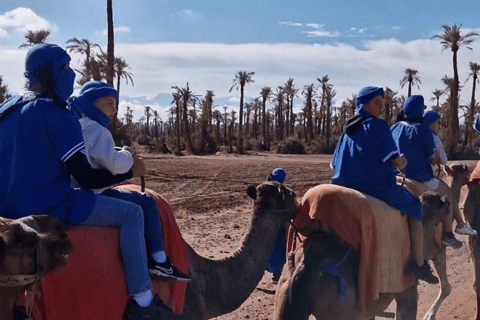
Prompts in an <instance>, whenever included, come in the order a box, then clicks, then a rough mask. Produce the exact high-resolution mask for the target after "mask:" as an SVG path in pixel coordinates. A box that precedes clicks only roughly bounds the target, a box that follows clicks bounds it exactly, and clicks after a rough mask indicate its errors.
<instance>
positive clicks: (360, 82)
mask: <svg viewBox="0 0 480 320" xmlns="http://www.w3.org/2000/svg"><path fill="white" fill-rule="evenodd" d="M113 4H114V23H115V28H116V33H115V41H116V51H115V54H116V55H117V56H122V57H124V58H125V59H126V60H127V62H128V63H129V65H130V68H131V69H130V71H131V72H132V73H133V77H134V81H135V86H126V85H125V83H123V84H122V94H125V95H128V96H130V97H137V96H145V97H147V99H148V97H150V98H151V97H155V96H157V95H158V94H159V93H162V92H163V93H169V92H171V86H174V85H178V86H184V85H185V84H186V82H189V84H190V87H191V88H192V89H193V91H195V92H196V93H197V94H204V93H205V90H214V92H215V94H216V96H217V97H218V98H220V97H225V98H226V97H230V98H231V107H232V108H233V107H235V105H236V104H237V97H236V96H237V95H238V94H237V93H236V92H235V91H233V92H232V93H229V92H228V89H229V88H230V86H231V81H232V79H233V75H234V74H235V73H236V72H237V71H240V70H246V71H253V72H255V73H256V74H255V76H254V80H255V83H254V84H252V85H250V86H249V87H248V88H247V89H246V95H247V96H249V97H255V96H258V93H259V91H260V88H261V87H262V86H271V87H273V88H275V87H276V86H278V85H282V84H284V83H285V82H286V81H287V80H288V78H290V77H292V78H294V79H295V83H296V87H297V88H302V87H303V86H304V85H306V84H310V83H315V82H317V81H316V78H317V77H321V76H323V75H325V74H328V75H329V77H330V79H331V83H332V84H333V85H334V86H335V88H336V90H337V104H338V105H339V104H340V102H341V101H342V100H343V99H345V98H347V97H350V96H351V94H352V93H354V92H357V91H358V90H359V89H360V88H361V87H363V86H365V85H378V86H384V87H385V86H389V87H390V88H392V89H393V90H395V91H399V92H400V93H401V94H406V90H405V89H406V88H403V89H401V88H400V87H399V85H398V82H399V80H400V79H401V77H402V76H403V70H404V69H405V68H413V69H417V70H418V71H419V75H420V77H421V80H422V85H421V90H420V91H419V90H417V92H415V91H414V93H422V94H424V95H425V97H426V100H428V99H429V98H430V96H431V91H433V90H434V89H436V88H442V86H443V85H442V84H441V81H440V79H441V78H442V77H443V76H444V75H449V76H451V75H452V73H453V72H452V66H451V53H450V52H448V51H445V52H443V53H442V51H441V46H440V44H439V42H438V40H437V41H433V40H430V38H431V36H432V35H434V34H437V33H441V32H442V29H441V26H442V25H443V24H447V25H453V24H454V23H457V24H462V30H464V32H468V31H471V30H475V31H480V2H479V1H473V0H472V1H462V2H461V3H460V2H454V1H443V0H442V1H419V0H416V1H412V0H407V1H402V2H394V1H385V0H384V1H358V0H350V1H328V2H326V1H318V0H317V1H296V2H294V1H284V0H279V1H275V2H270V1H268V2H267V1H251V0H244V1H225V0H224V1H220V0H219V1H217V0H204V1H187V0H176V1H158V0H150V1H125V0H120V1H116V0H113ZM42 27H43V28H45V27H47V28H50V29H52V30H53V33H52V35H51V36H50V38H49V40H50V42H54V43H57V44H59V45H62V46H65V42H66V40H67V39H69V38H72V37H77V38H86V39H89V40H90V41H93V42H96V43H98V44H99V45H101V46H102V47H105V45H106V36H105V34H104V30H105V29H106V1H98V0H86V1H69V0H50V1H45V0H14V1H13V0H3V1H2V2H1V4H0V75H2V76H3V78H4V81H5V82H6V83H7V84H8V85H9V88H10V90H12V91H14V92H17V91H20V90H21V88H22V86H23V78H22V77H21V74H22V69H23V59H24V56H25V52H26V50H25V49H18V45H19V44H21V43H22V42H23V35H24V33H25V31H26V30H27V29H34V30H35V29H38V28H42ZM473 48H474V50H473V51H472V52H470V51H469V50H466V49H462V50H461V51H460V53H459V70H460V80H461V81H462V80H463V81H464V80H465V79H466V77H467V74H468V62H469V61H474V62H477V63H480V39H479V40H477V41H476V42H475V43H474V44H473ZM79 58H80V57H79V56H73V61H72V64H73V66H74V67H75V64H76V63H78V60H79ZM467 86H468V85H467ZM464 90H468V89H466V88H465V89H464ZM467 96H469V94H466V92H465V94H464V97H465V99H468V98H467ZM132 101H134V100H132ZM130 103H133V102H130ZM158 107H159V108H160V107H166V106H161V105H159V106H158ZM137 109H138V110H141V106H138V107H137ZM138 112H140V111H138Z"/></svg>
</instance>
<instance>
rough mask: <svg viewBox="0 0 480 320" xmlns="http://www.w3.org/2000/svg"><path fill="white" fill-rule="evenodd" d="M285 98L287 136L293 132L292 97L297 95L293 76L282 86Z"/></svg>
mask: <svg viewBox="0 0 480 320" xmlns="http://www.w3.org/2000/svg"><path fill="white" fill-rule="evenodd" d="M283 90H284V92H285V95H286V98H287V136H289V135H291V134H293V127H294V122H293V120H292V119H293V117H292V115H293V99H295V97H296V96H297V93H298V89H295V84H294V83H293V78H289V79H288V80H287V82H286V83H285V85H284V86H283Z"/></svg>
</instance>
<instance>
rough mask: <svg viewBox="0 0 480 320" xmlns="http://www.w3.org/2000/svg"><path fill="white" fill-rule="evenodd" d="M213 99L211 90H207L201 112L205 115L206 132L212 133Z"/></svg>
mask: <svg viewBox="0 0 480 320" xmlns="http://www.w3.org/2000/svg"><path fill="white" fill-rule="evenodd" d="M213 97H215V94H214V93H213V90H207V94H206V95H205V99H204V100H205V103H206V105H205V110H204V111H203V112H204V113H205V118H206V120H207V123H208V132H210V133H212V117H213V112H212V110H213Z"/></svg>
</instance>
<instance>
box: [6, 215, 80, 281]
mask: <svg viewBox="0 0 480 320" xmlns="http://www.w3.org/2000/svg"><path fill="white" fill-rule="evenodd" d="M1 219H2V220H1V223H0V226H1V229H0V230H1V233H0V274H3V275H17V274H22V275H33V274H36V273H37V272H39V273H41V274H45V273H47V272H49V271H52V270H56V269H59V268H63V267H66V266H67V257H68V254H70V253H71V252H72V251H73V244H72V242H71V241H70V239H69V238H68V235H67V231H66V228H65V226H64V225H63V224H62V223H61V222H60V220H58V219H57V218H54V217H49V216H35V217H32V219H33V220H34V221H36V222H37V225H36V228H35V229H34V228H32V227H31V226H30V223H28V224H27V223H24V222H23V221H22V220H21V219H20V220H10V219H5V218H1ZM37 227H38V231H37V230H36V229H37ZM37 255H38V256H40V257H45V258H44V259H43V258H42V259H37ZM37 261H40V263H41V264H40V265H39V264H38V262H37Z"/></svg>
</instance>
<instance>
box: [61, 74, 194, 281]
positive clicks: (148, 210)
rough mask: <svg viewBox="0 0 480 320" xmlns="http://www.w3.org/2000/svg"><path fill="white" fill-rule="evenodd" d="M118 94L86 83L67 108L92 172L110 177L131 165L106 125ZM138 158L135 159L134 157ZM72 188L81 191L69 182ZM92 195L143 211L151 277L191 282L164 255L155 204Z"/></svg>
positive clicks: (141, 198) (132, 195)
mask: <svg viewBox="0 0 480 320" xmlns="http://www.w3.org/2000/svg"><path fill="white" fill-rule="evenodd" d="M117 96H118V94H117V90H115V89H114V88H113V87H112V86H111V85H109V84H106V83H104V82H101V81H89V82H87V83H85V84H84V85H83V86H82V88H81V89H80V93H79V95H78V96H76V97H71V98H70V99H69V100H68V108H69V109H70V110H71V111H72V112H73V113H74V114H75V115H76V116H77V117H78V118H79V119H80V120H79V121H80V125H81V126H82V135H83V140H84V141H85V151H86V156H87V159H88V162H89V163H90V165H91V166H92V168H94V169H107V170H108V171H110V172H111V173H112V174H113V175H117V174H124V173H126V172H128V171H129V170H130V168H131V167H132V165H133V160H134V156H133V150H132V149H130V148H128V147H123V148H122V149H121V150H116V149H115V142H114V140H113V137H112V134H111V133H110V131H109V130H108V125H109V124H110V122H111V121H112V119H113V117H114V116H115V114H116V113H117V109H116V102H117ZM137 157H138V156H137ZM72 185H73V187H77V188H78V187H80V186H79V185H78V183H77V181H75V179H73V178H72ZM93 192H95V193H96V194H100V195H102V196H106V197H109V198H114V199H120V200H125V201H128V202H132V203H135V204H137V205H139V206H140V207H141V208H142V210H143V218H144V227H145V240H146V242H145V243H146V245H147V253H148V254H149V255H148V266H149V271H150V273H151V274H153V275H157V276H159V277H162V278H165V279H167V280H173V281H178V282H189V281H190V278H189V277H188V276H187V275H185V274H183V273H182V272H180V271H179V270H178V269H177V268H175V266H174V265H172V264H171V263H170V259H169V258H168V257H167V255H166V254H165V245H164V242H163V233H162V225H161V220H160V216H159V213H158V207H157V202H156V201H155V199H154V198H152V197H151V196H150V195H148V194H147V193H144V192H143V193H138V192H132V191H128V190H122V189H111V188H110V189H107V188H102V189H93Z"/></svg>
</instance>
